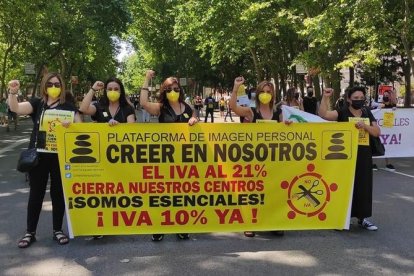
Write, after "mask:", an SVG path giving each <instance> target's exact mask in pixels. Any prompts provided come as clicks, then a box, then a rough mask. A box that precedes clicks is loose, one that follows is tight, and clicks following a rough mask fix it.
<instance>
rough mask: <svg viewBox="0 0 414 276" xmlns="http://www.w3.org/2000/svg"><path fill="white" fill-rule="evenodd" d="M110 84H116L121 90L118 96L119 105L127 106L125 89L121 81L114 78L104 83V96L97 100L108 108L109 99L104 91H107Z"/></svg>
mask: <svg viewBox="0 0 414 276" xmlns="http://www.w3.org/2000/svg"><path fill="white" fill-rule="evenodd" d="M110 82H116V83H117V84H118V85H119V88H120V89H121V90H120V91H119V92H120V93H121V95H120V96H119V105H120V106H126V105H128V101H127V99H126V94H125V87H124V85H123V84H122V81H121V80H120V79H118V78H115V77H111V78H109V79H108V80H107V81H106V82H105V89H104V94H103V97H101V99H100V100H99V102H100V103H101V104H102V105H104V106H109V99H108V96H107V92H106V90H107V88H108V84H109V83H110Z"/></svg>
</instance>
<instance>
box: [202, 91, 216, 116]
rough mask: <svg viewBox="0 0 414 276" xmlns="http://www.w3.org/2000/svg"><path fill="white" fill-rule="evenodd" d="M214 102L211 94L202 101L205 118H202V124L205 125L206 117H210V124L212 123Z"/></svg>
mask: <svg viewBox="0 0 414 276" xmlns="http://www.w3.org/2000/svg"><path fill="white" fill-rule="evenodd" d="M215 103H216V100H215V99H214V98H213V93H210V95H208V97H207V98H206V99H205V100H204V105H205V106H206V117H205V118H204V123H207V118H208V115H209V114H210V115H211V122H212V123H214V104H215Z"/></svg>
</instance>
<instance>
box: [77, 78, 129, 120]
mask: <svg viewBox="0 0 414 276" xmlns="http://www.w3.org/2000/svg"><path fill="white" fill-rule="evenodd" d="M101 89H103V95H102V97H100V98H99V101H95V102H93V96H94V95H95V93H96V92H98V91H99V90H101ZM79 110H80V111H81V112H82V113H83V114H84V115H90V116H93V117H94V119H95V121H96V122H98V123H108V124H109V125H110V126H114V125H117V124H119V123H134V122H135V110H134V107H133V106H132V105H131V104H129V103H128V100H127V98H126V94H125V88H124V85H123V84H122V82H121V80H119V79H117V78H110V79H108V80H107V81H106V82H105V84H104V83H103V82H102V81H96V82H95V83H94V84H93V86H92V87H91V89H89V91H88V93H87V94H86V95H85V97H84V98H83V101H82V103H81V105H80V108H79Z"/></svg>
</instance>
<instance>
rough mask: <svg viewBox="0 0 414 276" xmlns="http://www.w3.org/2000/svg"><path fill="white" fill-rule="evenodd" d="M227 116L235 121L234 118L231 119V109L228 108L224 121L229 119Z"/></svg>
mask: <svg viewBox="0 0 414 276" xmlns="http://www.w3.org/2000/svg"><path fill="white" fill-rule="evenodd" d="M227 115H229V116H230V120H232V121H233V118H232V117H231V109H230V108H227V112H226V116H224V121H225V120H226V119H227Z"/></svg>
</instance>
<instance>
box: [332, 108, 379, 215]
mask: <svg viewBox="0 0 414 276" xmlns="http://www.w3.org/2000/svg"><path fill="white" fill-rule="evenodd" d="M337 111H338V122H348V121H349V117H355V116H354V115H353V114H352V113H351V111H349V109H348V107H345V108H343V109H340V110H337ZM361 117H362V118H369V121H370V125H372V122H376V121H377V120H376V119H375V118H374V116H373V115H372V113H371V111H369V110H368V109H363V112H362V116H361ZM372 186H373V185H372V151H371V147H370V146H364V145H359V146H358V155H357V161H356V171H355V179H354V193H353V196H352V211H351V217H357V218H359V219H363V218H367V217H370V216H372Z"/></svg>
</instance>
